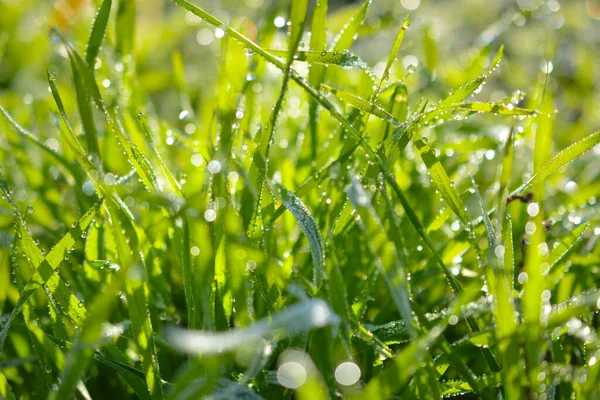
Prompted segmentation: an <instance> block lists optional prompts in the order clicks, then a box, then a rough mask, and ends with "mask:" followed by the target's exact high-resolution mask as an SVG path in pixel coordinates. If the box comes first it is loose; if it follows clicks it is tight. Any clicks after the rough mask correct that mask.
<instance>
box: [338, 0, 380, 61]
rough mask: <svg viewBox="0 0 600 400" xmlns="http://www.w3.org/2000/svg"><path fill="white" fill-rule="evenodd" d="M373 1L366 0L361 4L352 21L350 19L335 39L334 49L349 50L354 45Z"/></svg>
mask: <svg viewBox="0 0 600 400" xmlns="http://www.w3.org/2000/svg"><path fill="white" fill-rule="evenodd" d="M371 3H372V0H366V1H365V2H364V3H363V5H362V6H360V8H359V9H358V10H356V13H355V14H354V15H353V16H352V18H351V19H350V21H348V22H347V23H346V25H344V27H343V28H342V30H341V31H340V33H339V34H338V35H337V37H336V38H335V40H334V43H333V50H334V51H343V50H348V49H349V48H350V47H351V46H352V43H354V40H356V35H357V34H358V30H359V28H360V27H361V25H362V24H363V22H364V20H365V17H366V16H367V11H368V10H369V7H370V6H371Z"/></svg>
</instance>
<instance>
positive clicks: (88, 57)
mask: <svg viewBox="0 0 600 400" xmlns="http://www.w3.org/2000/svg"><path fill="white" fill-rule="evenodd" d="M111 6H112V0H103V1H102V4H100V7H99V8H98V13H97V14H96V19H95V20H94V25H93V26H92V31H91V32H90V39H89V40H88V44H87V49H86V52H85V61H86V62H87V65H88V66H89V68H90V69H92V70H93V69H94V65H95V64H96V57H98V53H99V52H100V47H101V46H102V42H103V41H104V35H105V34H106V28H107V27H108V19H109V17H110V8H111Z"/></svg>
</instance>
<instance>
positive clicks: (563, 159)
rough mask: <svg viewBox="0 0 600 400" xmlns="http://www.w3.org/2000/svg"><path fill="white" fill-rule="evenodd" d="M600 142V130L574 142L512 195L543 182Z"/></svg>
mask: <svg viewBox="0 0 600 400" xmlns="http://www.w3.org/2000/svg"><path fill="white" fill-rule="evenodd" d="M598 143H600V131H598V132H594V133H592V134H591V135H588V136H586V137H584V138H583V139H581V140H580V141H578V142H576V143H573V144H572V145H570V146H569V147H567V148H566V149H564V150H563V151H561V152H560V153H558V154H557V155H555V156H554V157H553V158H552V159H551V160H550V161H548V162H547V163H546V164H545V165H544V166H543V167H542V168H541V169H540V170H539V171H538V172H537V173H536V174H535V175H534V176H533V177H532V178H531V179H530V180H528V181H527V182H525V183H524V184H522V185H521V186H519V188H517V189H516V190H515V191H514V192H512V193H511V195H514V194H519V193H523V192H525V191H526V190H527V189H529V188H531V187H532V186H534V185H536V184H538V183H539V182H542V181H543V180H544V179H546V178H547V177H548V176H550V175H552V174H553V173H554V172H556V171H558V170H559V169H561V168H562V167H564V166H566V165H567V164H569V163H571V162H572V161H573V160H575V159H576V158H578V157H580V156H581V155H583V154H585V153H586V152H587V151H588V150H590V149H591V148H593V147H594V146H596V145H597V144H598Z"/></svg>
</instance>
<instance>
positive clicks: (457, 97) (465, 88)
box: [439, 47, 504, 107]
mask: <svg viewBox="0 0 600 400" xmlns="http://www.w3.org/2000/svg"><path fill="white" fill-rule="evenodd" d="M503 50H504V48H503V47H500V49H499V50H498V53H497V54H496V57H494V60H493V61H492V67H491V68H490V70H489V71H488V72H486V73H484V74H483V75H480V76H478V77H477V78H475V79H473V80H471V81H469V82H467V83H465V84H463V85H462V86H461V87H460V88H458V89H457V90H455V91H454V92H453V93H452V94H450V96H448V97H446V98H445V99H444V100H442V101H441V102H440V104H439V106H440V107H446V106H449V105H450V104H455V103H461V102H462V101H463V100H465V99H466V98H467V97H469V96H470V95H472V94H473V93H475V91H476V90H477V89H478V88H479V87H480V86H481V85H482V84H483V83H484V82H485V81H486V79H487V78H488V76H489V74H490V73H491V72H492V71H493V70H494V69H496V68H497V67H498V64H499V63H500V60H501V59H502V52H503Z"/></svg>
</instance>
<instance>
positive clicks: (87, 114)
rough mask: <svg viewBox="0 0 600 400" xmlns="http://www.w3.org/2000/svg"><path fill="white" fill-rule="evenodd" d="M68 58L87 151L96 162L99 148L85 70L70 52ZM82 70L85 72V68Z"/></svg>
mask: <svg viewBox="0 0 600 400" xmlns="http://www.w3.org/2000/svg"><path fill="white" fill-rule="evenodd" d="M69 58H70V60H71V71H72V73H73V83H74V84H75V91H76V93H77V106H78V109H79V116H80V118H81V124H82V125H83V131H84V133H85V138H86V144H87V149H88V151H89V152H90V154H91V155H92V158H93V159H94V160H95V161H96V160H97V159H99V157H100V147H99V145H98V131H97V130H96V123H95V121H94V111H93V109H92V102H91V99H90V93H89V91H88V90H87V88H86V85H85V82H84V78H83V76H82V75H83V74H84V73H85V70H82V68H81V65H78V64H77V62H76V60H75V58H74V56H73V54H72V52H69ZM84 68H85V69H86V70H87V66H85V67H84Z"/></svg>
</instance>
